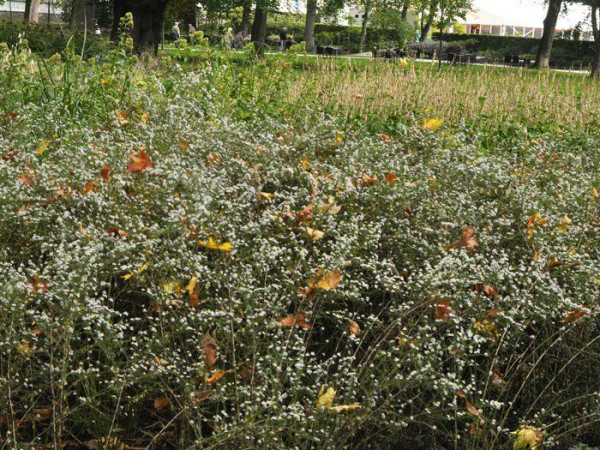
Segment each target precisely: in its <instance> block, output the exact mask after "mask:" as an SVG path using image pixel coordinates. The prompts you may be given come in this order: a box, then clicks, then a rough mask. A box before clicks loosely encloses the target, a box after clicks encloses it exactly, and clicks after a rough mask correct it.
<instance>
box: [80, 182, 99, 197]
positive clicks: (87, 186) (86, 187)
mask: <svg viewBox="0 0 600 450" xmlns="http://www.w3.org/2000/svg"><path fill="white" fill-rule="evenodd" d="M96 190H98V186H96V185H95V184H94V183H90V182H89V181H88V182H87V183H85V185H84V186H83V195H87V194H88V193H89V192H90V191H96Z"/></svg>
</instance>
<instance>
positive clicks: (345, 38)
mask: <svg viewBox="0 0 600 450" xmlns="http://www.w3.org/2000/svg"><path fill="white" fill-rule="evenodd" d="M283 27H286V28H287V29H288V34H291V35H293V36H294V38H295V39H296V42H300V41H302V40H304V26H303V25H301V26H300V25H297V24H287V23H280V22H273V23H270V24H267V36H269V35H273V34H277V35H278V34H279V32H280V31H281V29H282V28H283ZM360 32H361V28H360V27H357V26H346V25H329V24H322V23H318V24H316V25H315V42H316V44H317V45H323V46H326V45H333V46H339V47H341V48H342V49H343V51H344V52H349V53H356V52H358V45H359V42H360ZM411 35H412V31H411V29H410V27H409V26H408V24H406V25H405V26H404V27H403V28H401V29H378V28H371V27H369V28H367V37H366V41H365V45H364V48H363V50H364V51H370V50H371V49H372V48H373V46H377V47H379V48H382V47H388V46H398V47H404V45H406V42H407V41H408V39H409V37H410V36H411Z"/></svg>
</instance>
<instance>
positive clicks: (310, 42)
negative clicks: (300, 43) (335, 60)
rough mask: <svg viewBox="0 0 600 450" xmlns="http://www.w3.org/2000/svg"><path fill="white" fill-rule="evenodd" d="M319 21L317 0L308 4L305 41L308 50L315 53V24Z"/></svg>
mask: <svg viewBox="0 0 600 450" xmlns="http://www.w3.org/2000/svg"><path fill="white" fill-rule="evenodd" d="M316 21H317V0H308V1H307V2H306V22H305V24H304V41H305V42H306V50H307V51H309V52H314V51H315V23H316Z"/></svg>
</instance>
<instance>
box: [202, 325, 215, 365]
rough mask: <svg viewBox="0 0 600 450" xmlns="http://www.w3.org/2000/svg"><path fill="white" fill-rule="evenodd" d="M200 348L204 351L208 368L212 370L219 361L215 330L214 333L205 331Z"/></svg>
mask: <svg viewBox="0 0 600 450" xmlns="http://www.w3.org/2000/svg"><path fill="white" fill-rule="evenodd" d="M200 348H201V349H202V350H203V351H204V363H205V364H206V368H207V369H208V370H209V371H211V370H212V368H213V366H214V365H215V363H216V362H217V340H216V338H215V332H213V334H212V335H210V334H209V333H205V334H204V336H202V340H201V341H200Z"/></svg>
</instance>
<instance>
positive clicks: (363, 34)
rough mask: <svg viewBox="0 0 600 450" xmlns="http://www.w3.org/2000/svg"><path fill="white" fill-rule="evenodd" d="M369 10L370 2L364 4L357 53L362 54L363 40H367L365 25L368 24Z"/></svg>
mask: <svg viewBox="0 0 600 450" xmlns="http://www.w3.org/2000/svg"><path fill="white" fill-rule="evenodd" d="M370 10H371V2H366V3H365V14H364V15H363V18H362V28H361V30H360V42H359V43H358V53H362V52H363V47H364V45H365V40H366V39H367V23H368V22H369V12H370Z"/></svg>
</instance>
